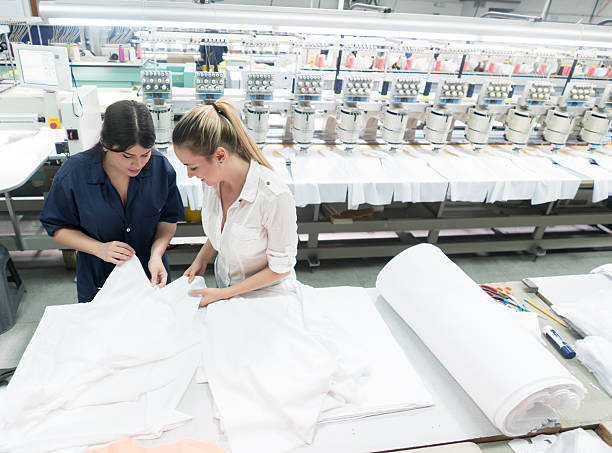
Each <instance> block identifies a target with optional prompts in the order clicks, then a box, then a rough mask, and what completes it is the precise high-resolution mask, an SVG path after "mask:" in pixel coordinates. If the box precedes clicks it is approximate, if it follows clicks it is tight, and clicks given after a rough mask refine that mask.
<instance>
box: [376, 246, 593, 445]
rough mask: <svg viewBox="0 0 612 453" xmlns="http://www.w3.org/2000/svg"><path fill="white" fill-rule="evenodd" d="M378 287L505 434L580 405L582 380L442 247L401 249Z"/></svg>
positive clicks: (530, 427)
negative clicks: (491, 297)
mask: <svg viewBox="0 0 612 453" xmlns="http://www.w3.org/2000/svg"><path fill="white" fill-rule="evenodd" d="M376 288H377V289H378V290H379V292H380V293H381V295H382V296H383V297H384V298H385V299H386V300H387V301H388V302H389V303H390V304H391V306H392V307H393V308H394V310H395V311H396V312H397V313H398V314H399V315H400V316H401V317H402V318H403V319H404V321H406V323H407V324H408V325H409V326H410V327H411V328H412V329H413V330H414V331H415V332H416V334H417V335H418V336H419V337H420V338H421V340H423V342H424V343H425V344H426V345H427V347H428V348H429V349H430V350H431V352H432V353H433V354H434V355H435V356H436V357H437V358H438V360H440V362H441V363H442V364H443V365H444V367H445V368H446V369H447V370H448V371H449V372H450V373H451V375H452V376H453V377H454V378H455V380H456V381H457V382H458V383H459V384H460V385H461V386H462V387H463V388H464V390H465V391H466V392H467V394H468V395H470V397H471V398H472V399H473V400H474V402H475V403H476V404H477V405H478V406H479V407H480V409H481V410H482V411H483V412H484V413H485V415H486V416H487V417H488V418H489V420H491V422H492V423H493V424H494V425H495V426H496V427H497V428H498V429H499V430H500V431H502V432H503V433H504V434H506V435H508V436H516V435H522V434H525V433H527V432H529V431H533V430H536V429H538V428H540V427H542V426H546V425H548V424H550V423H551V422H553V421H555V420H557V419H558V413H557V409H560V408H564V407H578V406H579V405H580V402H581V400H582V398H583V396H584V394H585V392H586V390H585V389H584V387H583V386H582V384H581V383H580V382H579V381H578V380H577V379H576V378H574V377H573V376H572V375H571V374H570V373H569V371H567V370H566V369H565V368H564V367H563V366H562V365H561V364H560V363H559V361H558V360H557V359H556V358H555V357H553V356H552V355H551V354H550V352H548V350H547V349H546V348H545V347H544V346H543V345H542V344H541V343H540V342H539V341H538V340H536V339H535V338H534V337H533V336H532V335H528V334H526V333H525V331H524V329H523V328H522V327H521V326H520V325H519V324H518V323H517V322H516V321H515V320H514V318H513V316H511V313H510V312H509V310H507V309H505V308H504V307H502V306H501V305H499V304H495V303H493V302H492V301H491V299H490V297H489V296H487V294H486V293H485V292H484V291H483V290H482V289H481V288H480V287H479V286H478V285H477V284H476V283H474V282H473V281H472V280H471V279H470V278H469V277H468V276H467V275H466V274H465V273H464V272H463V271H462V270H461V269H459V267H457V266H456V265H455V264H454V263H453V262H452V261H451V260H449V259H448V258H447V257H446V256H445V255H444V253H442V251H441V250H440V249H438V248H437V247H435V246H433V245H427V244H423V245H417V246H414V247H411V248H409V249H407V250H405V251H404V252H402V253H400V254H399V255H397V256H396V257H395V258H393V259H392V260H391V261H390V262H389V263H387V265H386V266H385V267H384V268H383V269H382V271H381V272H380V273H379V274H378V278H377V280H376Z"/></svg>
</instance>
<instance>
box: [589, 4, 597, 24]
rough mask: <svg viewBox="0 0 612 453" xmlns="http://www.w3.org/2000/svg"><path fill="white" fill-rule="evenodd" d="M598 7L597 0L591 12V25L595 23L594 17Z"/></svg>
mask: <svg viewBox="0 0 612 453" xmlns="http://www.w3.org/2000/svg"><path fill="white" fill-rule="evenodd" d="M597 5H599V0H595V4H594V5H593V11H591V17H589V24H590V23H592V22H593V16H594V15H595V11H597Z"/></svg>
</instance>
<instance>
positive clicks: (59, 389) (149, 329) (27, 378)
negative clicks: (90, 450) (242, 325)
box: [0, 257, 203, 453]
mask: <svg viewBox="0 0 612 453" xmlns="http://www.w3.org/2000/svg"><path fill="white" fill-rule="evenodd" d="M198 287H203V279H202V278H198V280H196V281H194V283H192V284H191V285H189V284H188V283H187V280H186V278H184V277H182V278H180V279H178V280H177V281H175V282H172V283H171V284H169V285H168V286H166V287H165V288H163V289H158V288H153V287H151V284H150V282H149V280H148V279H147V277H146V275H145V273H144V271H143V269H142V267H141V265H140V262H139V260H138V258H136V257H133V258H132V259H131V260H130V261H128V262H126V263H125V264H123V265H121V266H117V267H116V268H115V269H114V270H113V272H112V273H111V275H110V276H109V278H108V279H107V281H106V283H105V285H104V287H103V288H102V289H101V290H100V292H99V293H98V294H97V295H96V297H95V298H94V300H93V301H92V302H90V303H88V304H72V305H59V306H50V307H47V308H46V310H45V313H44V315H43V318H42V319H41V321H40V324H39V325H38V328H37V329H36V332H35V333H34V336H33V338H32V340H31V341H30V344H29V345H28V347H27V349H26V351H25V353H24V355H23V357H22V359H21V361H20V363H19V366H18V367H17V370H16V372H15V375H14V376H13V378H12V379H11V381H10V383H9V385H8V387H7V390H6V391H5V392H3V393H2V394H0V398H2V400H1V401H0V452H11V453H19V452H28V453H32V452H42V451H50V450H55V449H60V448H68V447H77V446H79V447H81V446H83V447H84V446H88V445H94V444H99V443H103V442H109V441H113V440H115V439H117V438H119V437H122V436H128V435H129V436H142V437H158V436H159V435H161V433H162V432H163V431H166V430H168V429H171V428H172V427H173V426H175V425H177V424H178V423H182V422H184V421H186V420H188V419H189V417H188V416H187V415H185V414H181V413H179V412H177V411H176V407H177V404H178V403H179V401H180V399H181V398H182V396H183V394H184V392H185V389H186V388H187V386H188V384H189V382H190V381H191V379H192V377H193V374H194V371H195V368H196V366H197V364H198V361H199V358H200V351H201V345H200V333H199V331H198V323H197V320H196V317H195V314H196V312H197V308H198V298H196V297H190V296H188V295H187V292H188V290H189V289H192V288H198Z"/></svg>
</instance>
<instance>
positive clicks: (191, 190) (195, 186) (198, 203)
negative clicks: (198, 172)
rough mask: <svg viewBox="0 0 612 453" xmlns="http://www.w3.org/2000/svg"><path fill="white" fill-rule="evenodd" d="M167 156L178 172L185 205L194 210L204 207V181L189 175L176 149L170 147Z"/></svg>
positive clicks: (179, 187) (177, 184) (177, 185)
mask: <svg viewBox="0 0 612 453" xmlns="http://www.w3.org/2000/svg"><path fill="white" fill-rule="evenodd" d="M166 158H167V159H168V161H169V162H170V164H171V165H172V168H174V171H175V172H176V187H177V188H178V191H179V194H180V195H181V200H183V206H185V207H189V209H191V210H193V211H199V210H201V209H202V198H203V192H202V184H203V183H202V181H200V179H199V178H196V177H195V176H192V177H191V178H190V177H189V176H187V167H186V166H185V165H183V163H182V162H181V161H180V160H179V159H178V157H176V155H175V154H174V151H173V150H172V149H171V148H169V149H168V154H166Z"/></svg>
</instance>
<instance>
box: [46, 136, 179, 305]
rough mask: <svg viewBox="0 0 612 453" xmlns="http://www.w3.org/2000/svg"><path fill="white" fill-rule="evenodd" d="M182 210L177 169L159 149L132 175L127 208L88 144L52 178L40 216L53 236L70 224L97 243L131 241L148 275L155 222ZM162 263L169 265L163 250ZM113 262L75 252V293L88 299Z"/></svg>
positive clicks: (174, 219) (81, 299)
mask: <svg viewBox="0 0 612 453" xmlns="http://www.w3.org/2000/svg"><path fill="white" fill-rule="evenodd" d="M184 215H185V211H184V209H183V203H182V202H181V197H180V194H179V191H178V189H177V187H176V173H175V171H174V169H173V168H172V165H170V162H168V160H167V159H166V158H165V157H164V156H163V155H162V154H160V153H159V152H158V151H155V150H153V151H151V158H150V160H149V162H148V163H147V165H146V166H145V167H144V168H143V169H142V171H141V172H140V173H139V174H138V175H137V176H134V177H131V178H130V182H129V186H128V192H127V200H126V205H125V209H124V207H123V203H122V202H121V198H120V197H119V193H118V192H117V190H116V189H115V188H114V187H113V185H112V184H111V181H110V179H109V177H108V176H107V175H106V172H105V171H104V168H103V167H102V153H101V152H100V151H98V150H97V149H95V148H94V149H90V150H88V151H84V152H82V153H79V154H76V155H74V156H71V157H70V158H68V160H67V161H66V162H65V163H64V164H63V165H62V166H61V168H60V169H59V171H58V172H57V174H56V175H55V178H54V179H53V184H52V186H51V190H50V191H49V195H48V197H47V200H46V201H45V205H44V207H43V210H42V213H41V215H40V221H41V223H42V224H43V226H44V227H45V229H46V230H47V233H49V235H50V236H53V235H54V234H55V232H56V231H57V230H59V229H60V228H65V227H68V228H74V229H78V230H80V231H82V232H83V233H85V234H86V235H88V236H90V237H92V238H94V239H97V240H98V241H100V242H110V241H121V242H125V243H127V244H129V245H131V246H132V247H133V248H134V250H135V251H136V256H138V259H140V262H141V263H142V267H143V268H144V269H145V272H146V273H147V275H148V276H149V278H150V275H149V270H148V262H149V258H150V256H151V246H152V245H153V239H154V238H155V231H156V229H157V224H158V222H169V223H176V222H177V221H178V220H179V219H181V218H183V216H184ZM163 263H164V266H165V268H166V271H167V272H168V282H170V268H169V266H168V259H167V257H166V254H165V253H164V256H163ZM114 267H115V265H114V264H112V263H107V262H105V261H103V260H101V259H100V258H98V257H96V256H94V255H90V254H88V253H84V252H78V254H77V295H78V301H79V302H90V301H91V300H92V299H93V298H94V296H95V295H96V293H97V292H98V290H99V289H100V288H101V287H102V285H104V282H105V281H106V278H107V277H108V276H109V274H110V273H111V271H112V270H113V269H114Z"/></svg>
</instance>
